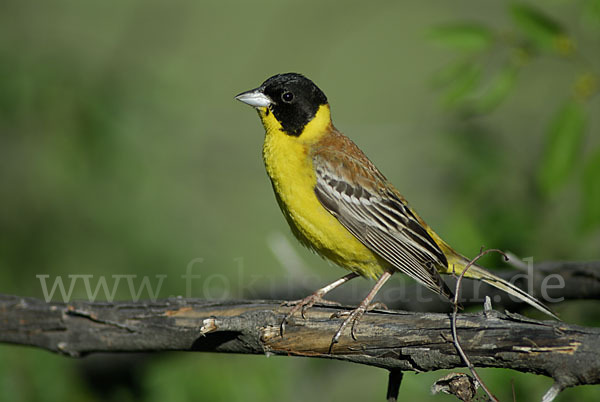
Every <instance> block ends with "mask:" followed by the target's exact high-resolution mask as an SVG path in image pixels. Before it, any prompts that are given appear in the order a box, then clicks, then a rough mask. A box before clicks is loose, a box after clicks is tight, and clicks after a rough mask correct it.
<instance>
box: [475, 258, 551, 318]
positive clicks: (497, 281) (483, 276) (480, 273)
mask: <svg viewBox="0 0 600 402" xmlns="http://www.w3.org/2000/svg"><path fill="white" fill-rule="evenodd" d="M465 277H467V278H472V279H479V280H481V281H483V282H485V283H487V284H489V285H492V286H493V287H495V288H498V289H500V290H502V291H504V292H506V293H508V294H509V295H511V296H515V297H516V298H518V299H520V300H522V301H524V302H525V303H527V304H529V305H530V306H532V307H535V308H536V309H538V310H539V311H541V312H543V313H545V314H548V315H549V316H550V317H552V318H555V319H557V320H560V319H559V318H558V317H557V316H556V314H554V313H553V312H552V310H550V309H549V308H548V307H547V306H546V305H544V304H543V303H542V302H540V301H539V300H538V299H536V298H535V297H533V296H531V295H530V294H529V293H527V292H525V291H524V290H522V289H520V288H518V287H517V286H515V285H513V284H512V283H510V282H507V281H505V280H504V279H502V278H499V277H497V276H496V275H494V274H492V273H490V272H488V271H487V270H485V269H484V268H483V267H480V266H479V265H471V267H470V268H469V270H468V271H467V272H466V274H465Z"/></svg>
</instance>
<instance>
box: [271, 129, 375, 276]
mask: <svg viewBox="0 0 600 402" xmlns="http://www.w3.org/2000/svg"><path fill="white" fill-rule="evenodd" d="M263 157H264V161H265V166H266V168H267V173H268V175H269V177H270V178H271V182H272V184H273V189H274V191H275V194H276V197H277V201H278V202H279V205H280V207H281V210H282V212H283V214H284V215H285V217H286V219H287V221H288V223H289V225H290V227H291V229H292V232H293V233H294V235H295V236H296V237H297V238H298V240H300V242H301V243H303V244H304V245H305V246H307V247H310V248H311V249H313V250H314V251H316V252H317V253H318V254H319V255H321V256H322V257H324V258H326V259H329V260H331V261H332V262H334V263H335V264H337V265H340V266H341V267H343V268H346V269H348V270H351V271H354V272H357V273H359V274H361V275H363V276H367V277H374V278H375V277H378V276H379V275H381V274H382V273H383V266H382V265H383V264H385V263H384V262H383V261H382V260H381V259H380V258H379V257H377V256H376V255H375V254H374V253H373V252H371V251H370V250H369V249H368V248H367V247H365V246H364V245H363V244H362V243H361V242H360V241H358V240H357V239H356V238H355V237H354V236H353V235H352V234H351V233H350V232H348V230H346V228H345V227H344V226H342V224H340V223H339V222H338V220H337V219H336V218H335V217H334V216H333V215H331V214H330V213H329V212H328V211H327V210H326V209H325V208H323V206H322V205H321V203H320V202H319V200H318V199H317V197H316V195H315V192H314V186H315V183H316V177H315V174H314V170H313V166H312V159H311V157H310V155H309V154H308V145H307V144H305V143H303V142H302V141H300V140H299V139H298V137H293V136H290V135H287V134H284V133H283V132H281V131H278V130H267V133H266V136H265V143H264V147H263Z"/></svg>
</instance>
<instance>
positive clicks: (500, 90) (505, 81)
mask: <svg viewBox="0 0 600 402" xmlns="http://www.w3.org/2000/svg"><path fill="white" fill-rule="evenodd" d="M517 73H518V68H517V67H515V66H512V65H507V66H504V67H503V68H502V70H500V71H499V72H498V73H497V74H496V75H495V76H494V77H493V78H492V79H491V81H490V83H489V85H488V87H487V88H486V90H485V92H484V93H483V95H482V96H481V97H480V98H479V99H478V100H477V101H476V103H475V106H474V107H475V109H476V111H477V112H478V113H488V112H490V111H491V110H492V109H494V108H495V107H496V106H498V105H499V104H500V103H501V102H502V101H503V100H504V99H505V98H506V96H507V95H508V94H509V93H510V91H511V90H512V89H513V88H514V86H515V83H516V81H517Z"/></svg>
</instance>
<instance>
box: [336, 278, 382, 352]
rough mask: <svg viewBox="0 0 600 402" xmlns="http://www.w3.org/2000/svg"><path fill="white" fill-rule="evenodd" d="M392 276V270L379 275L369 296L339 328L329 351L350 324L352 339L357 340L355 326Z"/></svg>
mask: <svg viewBox="0 0 600 402" xmlns="http://www.w3.org/2000/svg"><path fill="white" fill-rule="evenodd" d="M391 276H392V274H391V273H390V272H387V271H386V272H384V273H383V274H382V275H381V276H380V277H379V279H378V280H377V282H376V283H375V286H373V289H371V291H370V292H369V294H368V295H367V297H365V299H364V300H363V301H362V302H360V304H359V305H358V307H357V308H356V309H354V310H352V311H351V312H350V315H349V316H348V318H346V319H345V320H344V322H343V323H342V325H340V328H339V329H338V330H337V332H336V333H335V335H334V336H333V338H332V339H331V345H329V353H331V349H332V348H333V345H334V344H336V343H338V341H339V339H340V336H342V332H344V329H346V327H347V326H348V325H350V324H352V325H351V327H350V335H352V339H354V340H356V337H355V336H354V328H355V326H356V323H357V322H358V321H359V320H360V318H361V317H362V316H363V314H364V313H365V312H366V311H367V309H368V308H369V306H370V305H371V302H372V301H373V299H374V298H375V295H376V294H377V292H379V289H381V287H382V286H383V285H384V284H385V282H387V280H388V279H390V277H391Z"/></svg>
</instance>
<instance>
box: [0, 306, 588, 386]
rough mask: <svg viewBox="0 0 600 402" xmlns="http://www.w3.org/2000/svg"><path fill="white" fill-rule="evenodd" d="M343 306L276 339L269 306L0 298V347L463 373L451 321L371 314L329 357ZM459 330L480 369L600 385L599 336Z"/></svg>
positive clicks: (276, 310) (475, 319)
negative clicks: (287, 359) (235, 356)
mask: <svg viewBox="0 0 600 402" xmlns="http://www.w3.org/2000/svg"><path fill="white" fill-rule="evenodd" d="M341 308H342V307H339V308H337V307H331V306H328V307H323V306H315V307H313V308H312V309H311V310H310V311H309V312H308V313H307V317H306V319H303V318H301V317H299V316H298V317H294V318H293V319H292V320H291V321H290V322H289V324H288V325H287V327H286V332H285V334H284V336H283V337H282V336H281V335H280V332H279V324H280V323H281V320H282V319H283V316H284V314H285V312H286V311H289V307H282V306H280V304H279V303H278V302H274V301H257V300H253V301H248V300H233V301H206V300H198V299H165V300H158V301H155V302H149V301H145V302H136V303H134V302H113V303H108V302H93V303H92V302H71V303H45V302H43V301H41V300H38V299H32V298H23V297H18V296H11V295H0V342H6V343H13V344H20V345H30V346H35V347H39V348H43V349H47V350H51V351H53V352H57V353H61V354H64V355H68V356H73V357H79V356H83V355H85V354H89V353H94V352H150V351H152V352H154V351H167V350H171V351H173V350H178V351H210V352H220V353H245V354H266V353H271V354H278V355H295V356H306V357H321V358H333V359H338V360H344V361H350V362H355V363H361V364H366V365H370V366H376V367H382V368H386V369H388V370H396V371H397V370H402V371H430V370H438V369H453V368H457V367H463V366H464V364H463V362H462V361H461V359H460V357H459V356H458V355H457V353H456V349H455V347H454V345H453V343H452V336H451V332H450V315H449V314H434V313H412V312H403V311H373V312H369V313H367V314H366V315H365V316H364V317H363V318H362V320H361V322H360V323H359V324H358V326H357V329H356V334H357V340H353V339H352V338H351V337H350V336H349V335H348V334H344V336H342V338H341V339H340V343H339V344H336V345H335V346H334V348H333V350H332V353H331V354H328V353H327V351H328V348H329V345H330V341H331V337H332V335H333V333H334V332H335V331H336V330H337V328H338V326H339V325H340V323H341V320H340V319H331V318H330V317H331V315H332V314H333V313H335V312H336V311H339V310H340V309H341ZM457 330H458V337H459V340H460V342H461V344H462V347H463V349H464V350H465V352H466V354H467V355H468V357H469V359H470V360H471V362H472V363H473V364H474V365H475V366H477V367H501V368H510V369H513V370H518V371H522V372H531V373H537V374H542V375H546V376H550V377H552V378H554V379H555V381H556V386H558V387H560V388H561V389H562V388H565V387H569V386H575V385H583V384H597V383H600V329H597V328H585V327H580V326H576V325H569V324H566V323H564V322H558V321H536V320H531V319H528V318H525V317H523V316H520V315H516V314H508V313H507V314H503V313H499V312H496V311H491V312H488V313H487V314H485V313H481V314H460V315H459V317H458V320H457Z"/></svg>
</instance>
